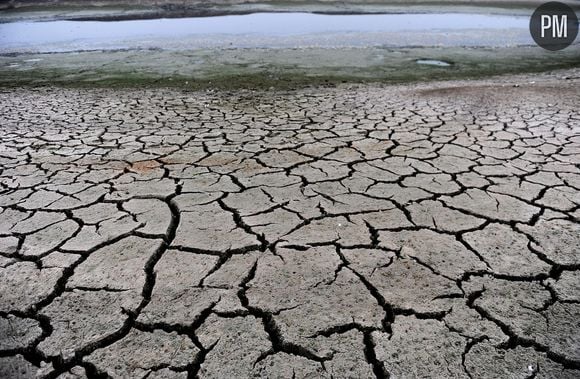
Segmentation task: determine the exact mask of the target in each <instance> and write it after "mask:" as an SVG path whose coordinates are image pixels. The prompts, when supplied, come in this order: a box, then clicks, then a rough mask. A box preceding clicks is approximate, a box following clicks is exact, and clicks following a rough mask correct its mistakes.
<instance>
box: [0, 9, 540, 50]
mask: <svg viewBox="0 0 580 379" xmlns="http://www.w3.org/2000/svg"><path fill="white" fill-rule="evenodd" d="M527 28H528V19H527V17H522V16H506V15H483V14H461V13H440V14H372V15H324V14H311V13H256V14H248V15H233V16H219V17H205V18H204V17H200V18H181V19H178V18H174V19H153V20H131V21H47V22H14V23H3V24H0V51H2V52H8V51H37V52H50V51H78V50H91V49H120V48H121V49H122V48H164V49H165V48H169V49H170V48H176V49H183V48H200V47H216V46H224V47H226V46H231V47H260V46H263V47H272V46H271V45H274V46H275V45H276V44H279V45H280V47H287V45H292V46H310V45H333V44H334V45H339V46H342V45H354V46H356V45H357V43H359V41H361V40H362V41H363V42H362V43H363V44H373V45H377V44H384V45H397V44H398V45H405V44H406V45H412V44H413V43H415V42H417V41H419V42H420V41H421V39H417V38H415V39H413V38H414V37H413V36H423V37H424V38H423V39H425V40H426V41H427V42H428V43H430V44H431V45H433V44H435V45H436V44H439V45H441V44H446V43H449V44H452V45H457V44H466V43H468V42H469V39H470V38H471V39H477V38H484V39H485V38H487V37H485V36H486V33H489V32H493V31H496V34H497V35H495V34H494V36H495V37H493V38H496V39H501V38H504V37H502V36H504V35H505V34H504V33H500V32H499V31H500V30H506V29H510V30H516V31H518V33H520V34H521V33H522V32H526V34H527ZM466 30H470V31H473V38H472V37H470V36H468V37H467V40H466V38H465V37H464V36H465V33H464V32H463V31H466ZM481 31H483V33H481ZM520 34H518V38H520V39H521V35H520ZM478 35H483V37H477V36H478ZM313 36H314V37H316V38H313ZM324 36H326V41H324ZM329 36H333V38H329ZM337 36H338V37H339V38H338V39H337V38H336V37H337ZM341 36H342V37H344V38H341ZM361 36H362V37H361ZM365 36H366V37H365ZM368 36H374V37H376V40H372V39H371V40H369V38H368ZM433 36H435V37H433ZM386 37H389V38H388V39H387V38H386ZM357 38H358V39H357ZM365 38H366V39H365ZM528 39H529V38H528ZM290 40H291V42H289V41H290ZM448 40H449V41H451V42H447V41H448ZM256 41H257V42H256ZM454 41H457V42H454ZM510 42H513V41H510ZM519 42H521V41H519ZM519 42H518V43H519ZM482 43H483V44H485V43H484V42H482ZM309 44H310V45H309ZM477 44H479V43H476V45H477Z"/></svg>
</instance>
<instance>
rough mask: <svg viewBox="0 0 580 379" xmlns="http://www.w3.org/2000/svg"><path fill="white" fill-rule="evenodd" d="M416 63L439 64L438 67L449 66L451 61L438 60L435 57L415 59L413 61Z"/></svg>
mask: <svg viewBox="0 0 580 379" xmlns="http://www.w3.org/2000/svg"><path fill="white" fill-rule="evenodd" d="M415 63H417V64H424V65H428V66H439V67H449V66H451V63H449V62H445V61H439V60H437V59H417V60H416V61H415Z"/></svg>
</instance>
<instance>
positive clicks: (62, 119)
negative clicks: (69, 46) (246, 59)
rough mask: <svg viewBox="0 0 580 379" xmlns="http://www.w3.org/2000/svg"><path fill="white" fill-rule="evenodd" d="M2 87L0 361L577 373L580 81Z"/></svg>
mask: <svg viewBox="0 0 580 379" xmlns="http://www.w3.org/2000/svg"><path fill="white" fill-rule="evenodd" d="M503 81H504V80H503V79H501V80H498V81H496V82H491V81H487V82H485V81H484V82H457V83H440V84H431V85H420V86H409V87H386V86H384V87H381V86H362V85H361V86H357V87H353V88H349V87H339V88H319V89H303V90H295V91H290V92H286V93H280V92H274V91H272V92H263V93H259V92H257V93H251V92H245V91H239V92H213V93H212V92H186V91H183V90H178V89H126V90H109V89H56V88H52V89H51V88H39V89H33V88H29V89H14V90H10V91H7V90H5V91H4V92H3V93H2V94H1V95H0V104H1V105H0V108H1V112H2V116H1V118H2V140H1V142H0V167H1V169H0V185H1V193H0V213H1V216H0V236H1V237H0V267H1V268H0V316H1V317H0V377H2V378H32V377H46V378H61V379H64V378H91V377H94V378H96V377H113V378H145V377H146V378H150V379H153V378H190V377H191V378H194V377H200V378H249V377H264V378H271V377H272V378H276V377H280V378H291V377H296V378H305V377H309V378H330V377H334V378H346V377H352V378H370V377H378V378H386V377H391V378H415V377H433V378H532V377H535V378H578V377H580V223H579V220H580V110H579V108H578V104H580V86H579V85H578V84H579V81H578V80H567V81H561V80H557V79H546V80H544V81H539V82H538V83H536V84H534V85H531V84H530V85H522V86H520V87H514V86H511V85H509V86H505V85H503V84H502V82H503Z"/></svg>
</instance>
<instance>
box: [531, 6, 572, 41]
mask: <svg viewBox="0 0 580 379" xmlns="http://www.w3.org/2000/svg"><path fill="white" fill-rule="evenodd" d="M530 33H531V34H532V38H533V39H534V41H536V43H537V44H538V45H539V46H541V47H543V48H544V49H546V50H551V51H556V50H562V49H565V48H567V47H568V46H570V45H571V44H572V43H573V42H574V40H575V39H576V36H577V35H578V17H577V16H576V13H575V12H574V10H573V9H572V8H571V7H569V6H568V5H566V4H563V3H559V2H557V1H552V2H549V3H545V4H542V5H540V6H539V7H538V9H536V11H535V12H534V14H533V15H532V18H531V19H530Z"/></svg>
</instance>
